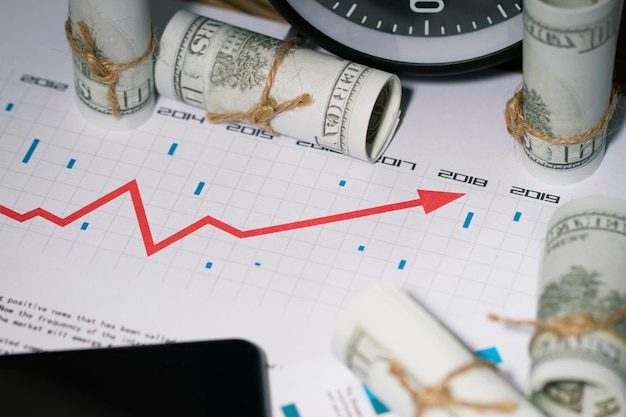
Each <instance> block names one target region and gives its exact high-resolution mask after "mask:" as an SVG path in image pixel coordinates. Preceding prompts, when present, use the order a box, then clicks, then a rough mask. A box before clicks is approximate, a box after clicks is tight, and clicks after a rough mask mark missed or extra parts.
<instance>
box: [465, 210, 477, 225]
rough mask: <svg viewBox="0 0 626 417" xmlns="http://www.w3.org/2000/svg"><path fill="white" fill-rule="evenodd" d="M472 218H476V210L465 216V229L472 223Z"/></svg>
mask: <svg viewBox="0 0 626 417" xmlns="http://www.w3.org/2000/svg"><path fill="white" fill-rule="evenodd" d="M472 218H474V212H473V211H470V212H468V213H467V216H466V217H465V221H464V222H463V229H467V228H469V226H470V223H471V222H472Z"/></svg>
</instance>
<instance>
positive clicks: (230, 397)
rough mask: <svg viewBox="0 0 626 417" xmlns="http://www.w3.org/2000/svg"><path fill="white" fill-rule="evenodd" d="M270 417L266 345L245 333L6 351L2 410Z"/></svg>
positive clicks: (0, 377)
mask: <svg viewBox="0 0 626 417" xmlns="http://www.w3.org/2000/svg"><path fill="white" fill-rule="evenodd" d="M56 415H59V416H61V415H62V416H67V417H73V416H81V417H82V416H94V417H96V416H97V417H100V416H102V417H104V416H107V417H113V416H115V417H126V416H128V417H130V416H132V417H136V416H142V417H143V416H176V417H179V416H180V417H196V416H197V417H200V416H202V417H205V416H216V417H269V416H270V415H271V406H270V397H269V382H268V375H267V365H266V360H265V355H264V353H263V351H262V350H261V349H260V348H259V347H258V346H256V345H254V344H252V343H250V342H248V341H245V340H239V339H228V340H213V341H203V342H188V343H174V344H165V345H147V346H133V347H114V348H104V349H88V350H68V351H51V352H43V353H25V354H15V355H3V356H0V416H6V417H13V416H15V417H22V416H29V417H30V416H56Z"/></svg>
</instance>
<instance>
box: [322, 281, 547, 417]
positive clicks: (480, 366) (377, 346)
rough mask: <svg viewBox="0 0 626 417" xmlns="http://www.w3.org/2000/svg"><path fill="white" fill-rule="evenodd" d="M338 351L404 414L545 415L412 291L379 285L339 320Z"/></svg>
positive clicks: (389, 404) (385, 400)
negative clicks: (426, 306) (411, 292)
mask: <svg viewBox="0 0 626 417" xmlns="http://www.w3.org/2000/svg"><path fill="white" fill-rule="evenodd" d="M332 343H333V351H334V354H335V356H336V357H337V358H339V359H340V360H341V361H342V362H344V363H345V364H346V365H347V366H348V368H349V369H351V370H352V372H354V374H355V375H356V376H357V377H358V378H360V379H361V380H362V381H363V382H364V383H365V384H366V385H367V386H368V388H369V389H370V390H371V391H372V392H373V393H374V394H375V395H376V396H377V398H379V399H380V400H381V401H382V402H383V403H384V404H385V405H386V406H387V407H389V408H390V409H391V410H392V411H393V412H394V413H395V414H397V415H398V416H401V417H420V416H423V417H426V416H429V417H431V416H432V417H480V416H489V417H544V415H543V413H541V412H540V411H539V410H538V409H537V408H535V407H534V406H533V405H532V404H531V403H530V402H529V401H528V400H527V399H526V398H525V397H524V396H523V395H522V394H521V393H520V392H519V391H518V390H517V389H515V388H514V387H513V386H512V385H511V384H510V383H509V381H507V380H506V379H505V378H504V377H503V376H502V375H501V374H500V373H499V372H498V371H497V369H496V368H495V366H493V365H491V364H488V363H487V362H485V361H483V360H481V359H479V358H477V357H476V355H474V354H473V353H472V352H471V351H470V350H469V349H468V348H467V347H466V346H465V345H464V344H463V343H462V342H461V341H460V340H459V339H458V338H456V337H455V336H454V335H453V334H452V333H451V332H450V331H448V329H446V328H445V327H444V326H443V324H442V323H440V322H439V321H438V320H437V319H435V317H433V316H432V315H431V314H430V313H429V312H427V311H426V310H425V309H424V308H423V307H422V306H421V305H420V304H418V303H417V302H416V301H415V300H414V299H413V298H411V297H410V296H409V295H408V294H407V293H405V292H403V291H401V290H399V289H397V288H395V287H394V286H393V285H392V284H391V283H388V282H379V283H375V284H372V285H370V286H369V287H367V288H365V289H364V290H363V291H361V292H360V293H358V294H357V295H356V296H355V297H354V298H353V299H352V300H351V301H350V302H349V303H348V305H347V307H345V308H344V309H343V310H342V311H341V312H340V313H339V315H338V317H337V321H336V323H335V327H334V331H333V339H332Z"/></svg>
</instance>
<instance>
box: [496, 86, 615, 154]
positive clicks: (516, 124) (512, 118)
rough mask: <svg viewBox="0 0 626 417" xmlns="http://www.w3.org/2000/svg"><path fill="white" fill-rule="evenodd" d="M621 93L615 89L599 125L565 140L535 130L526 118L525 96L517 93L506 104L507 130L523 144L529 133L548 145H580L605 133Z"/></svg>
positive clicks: (519, 92) (520, 92) (520, 91)
mask: <svg viewBox="0 0 626 417" xmlns="http://www.w3.org/2000/svg"><path fill="white" fill-rule="evenodd" d="M619 96H620V94H619V91H618V90H617V88H614V89H613V94H612V95H611V100H610V102H609V105H608V107H607V109H606V112H605V113H604V116H602V118H601V119H600V121H598V123H597V124H596V125H595V126H593V127H592V128H591V129H589V130H587V131H585V132H582V133H579V134H577V135H574V136H570V137H565V138H555V137H552V136H548V135H546V134H544V133H541V132H540V131H538V130H536V129H534V128H533V127H532V126H530V125H529V124H528V122H527V121H526V119H525V118H524V112H523V108H524V95H523V94H522V90H519V91H517V92H516V93H515V94H514V95H513V97H511V99H509V101H508V102H507V103H506V107H505V110H504V119H505V122H506V128H507V131H508V132H509V135H511V136H512V137H513V139H515V140H516V141H517V142H519V143H522V140H523V137H524V133H529V134H530V135H532V136H534V137H536V138H539V139H541V140H544V141H546V142H548V143H552V144H555V145H569V144H572V143H578V142H581V141H584V140H587V139H591V138H592V137H595V136H597V135H598V134H600V133H601V132H602V131H604V129H605V127H606V125H607V124H608V123H609V121H610V120H611V117H613V113H614V112H615V109H616V108H617V103H618V102H619Z"/></svg>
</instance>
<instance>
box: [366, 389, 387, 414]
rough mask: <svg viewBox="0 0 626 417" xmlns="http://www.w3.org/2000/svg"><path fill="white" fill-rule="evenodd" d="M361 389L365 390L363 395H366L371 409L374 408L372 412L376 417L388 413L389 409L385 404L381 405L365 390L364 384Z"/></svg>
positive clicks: (370, 392)
mask: <svg viewBox="0 0 626 417" xmlns="http://www.w3.org/2000/svg"><path fill="white" fill-rule="evenodd" d="M363 389H364V390H365V394H367V398H368V399H369V400H370V403H371V404H372V407H373V408H374V412H375V413H376V415H381V414H385V413H388V412H389V408H387V406H386V405H385V404H383V403H382V402H381V401H380V400H379V399H378V398H377V397H376V396H375V395H374V394H373V393H372V391H370V390H369V388H367V386H366V385H365V384H363Z"/></svg>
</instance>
